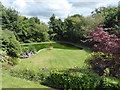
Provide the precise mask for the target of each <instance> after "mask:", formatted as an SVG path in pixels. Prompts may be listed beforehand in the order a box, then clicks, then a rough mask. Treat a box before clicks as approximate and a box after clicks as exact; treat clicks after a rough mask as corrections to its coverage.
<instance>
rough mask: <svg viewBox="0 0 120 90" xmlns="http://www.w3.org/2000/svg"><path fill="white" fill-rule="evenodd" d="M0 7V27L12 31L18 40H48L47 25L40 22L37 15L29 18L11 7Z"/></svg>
mask: <svg viewBox="0 0 120 90" xmlns="http://www.w3.org/2000/svg"><path fill="white" fill-rule="evenodd" d="M0 6H1V7H2V8H1V9H2V11H3V12H2V29H3V30H5V29H8V30H10V31H13V32H14V35H15V37H16V38H17V40H18V41H20V42H35V41H37V42H41V41H48V40H49V35H48V30H49V29H48V27H47V26H46V25H45V24H44V23H41V22H40V20H39V19H38V18H37V17H31V18H30V19H28V18H26V17H24V16H20V15H19V13H18V12H17V11H16V10H14V9H12V8H5V7H4V6H3V5H2V4H1V3H0Z"/></svg>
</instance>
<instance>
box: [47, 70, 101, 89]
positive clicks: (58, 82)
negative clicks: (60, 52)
mask: <svg viewBox="0 0 120 90" xmlns="http://www.w3.org/2000/svg"><path fill="white" fill-rule="evenodd" d="M100 81H101V78H100V77H99V76H98V75H97V74H95V73H93V72H89V73H82V72H76V71H75V72H68V71H67V72H66V71H52V72H51V73H50V76H49V77H48V78H47V80H46V83H48V84H51V86H53V87H55V88H64V89H74V88H77V89H81V90H82V89H89V88H90V89H94V88H96V87H97V86H98V85H99V84H100Z"/></svg>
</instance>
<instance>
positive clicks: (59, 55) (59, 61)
mask: <svg viewBox="0 0 120 90" xmlns="http://www.w3.org/2000/svg"><path fill="white" fill-rule="evenodd" d="M89 53H90V52H87V51H85V50H67V49H52V50H46V49H43V50H42V51H40V52H39V53H38V54H36V55H35V56H32V57H30V58H27V59H22V60H21V63H20V64H18V65H16V66H15V67H14V69H24V68H29V69H30V68H31V69H33V68H34V69H38V68H71V67H83V66H85V63H84V61H85V59H86V58H87V56H88V55H89Z"/></svg>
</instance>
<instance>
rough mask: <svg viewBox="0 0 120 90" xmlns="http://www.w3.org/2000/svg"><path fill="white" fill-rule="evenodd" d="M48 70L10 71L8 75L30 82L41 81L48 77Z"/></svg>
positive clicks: (27, 69) (26, 69)
mask: <svg viewBox="0 0 120 90" xmlns="http://www.w3.org/2000/svg"><path fill="white" fill-rule="evenodd" d="M49 71H50V70H49V69H48V70H44V69H43V70H42V69H37V70H34V69H29V68H25V69H12V70H11V71H10V75H11V76H14V77H19V78H22V79H26V80H30V81H38V82H40V81H43V80H45V79H46V77H47V76H48V75H49Z"/></svg>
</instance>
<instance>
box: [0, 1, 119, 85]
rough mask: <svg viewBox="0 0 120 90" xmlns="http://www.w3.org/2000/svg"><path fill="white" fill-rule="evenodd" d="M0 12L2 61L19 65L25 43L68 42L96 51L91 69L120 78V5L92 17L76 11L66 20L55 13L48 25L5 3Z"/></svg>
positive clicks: (105, 9) (101, 9) (93, 13)
mask: <svg viewBox="0 0 120 90" xmlns="http://www.w3.org/2000/svg"><path fill="white" fill-rule="evenodd" d="M0 13H2V16H1V18H2V25H1V27H2V30H1V31H0V32H2V35H1V37H0V38H1V39H0V41H1V47H2V49H1V53H0V56H2V58H1V59H0V61H1V62H8V63H9V64H11V65H15V64H17V60H19V58H20V55H21V54H22V53H23V50H22V48H21V45H20V44H22V43H32V42H49V41H67V42H72V43H81V44H83V45H85V46H87V47H90V49H91V50H92V51H93V53H92V54H91V56H90V57H89V58H88V59H87V60H86V62H87V63H88V64H89V65H90V66H89V67H88V68H90V69H92V70H93V71H94V72H96V73H98V74H99V75H100V76H105V77H108V76H110V77H114V78H117V79H119V78H120V8H119V7H100V8H97V9H95V10H94V11H93V12H91V15H90V16H87V17H85V16H82V15H80V14H75V15H73V16H68V17H67V18H65V19H64V21H62V20H61V19H60V18H56V16H55V15H54V14H53V15H52V16H51V17H50V19H49V22H48V24H47V25H46V24H45V23H43V22H42V21H41V20H40V19H39V18H38V17H31V18H27V17H25V16H22V15H21V14H20V13H19V12H18V11H16V10H14V9H12V8H6V7H4V6H3V5H2V4H1V3H0ZM57 74H58V73H56V75H57ZM54 75H55V74H54ZM54 75H53V76H54ZM51 79H52V76H51ZM57 83H58V82H57Z"/></svg>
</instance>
